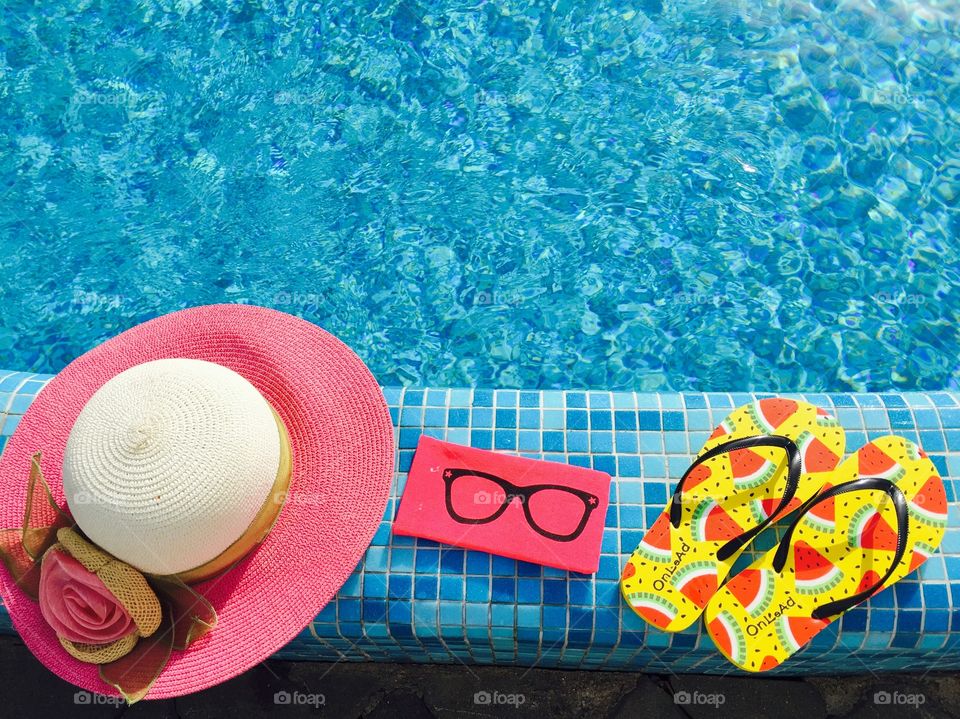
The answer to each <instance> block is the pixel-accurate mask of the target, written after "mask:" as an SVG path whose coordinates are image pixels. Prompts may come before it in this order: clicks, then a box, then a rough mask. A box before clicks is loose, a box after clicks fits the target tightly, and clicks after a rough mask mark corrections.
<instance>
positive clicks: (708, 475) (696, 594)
mask: <svg viewBox="0 0 960 719" xmlns="http://www.w3.org/2000/svg"><path fill="white" fill-rule="evenodd" d="M815 415H816V416H815ZM764 433H766V434H784V435H786V436H789V437H792V438H794V441H795V442H799V441H800V440H801V439H803V438H804V437H806V442H805V445H804V446H805V448H806V450H807V453H808V455H809V456H808V459H807V462H808V463H813V464H814V465H816V464H817V463H818V462H819V463H820V464H823V465H827V464H829V466H823V467H822V469H832V468H833V467H834V466H835V465H836V463H837V461H838V459H839V456H838V455H839V453H840V452H842V446H843V429H842V428H841V427H839V426H832V424H831V421H830V418H829V416H826V415H825V413H824V412H822V411H819V412H818V411H817V410H816V408H815V407H812V406H809V405H802V404H801V403H799V402H796V401H794V400H786V399H776V398H773V399H762V400H758V401H756V402H753V403H751V404H749V405H745V406H742V407H740V408H738V409H737V410H734V411H733V412H732V413H731V414H730V415H729V416H728V417H726V418H725V419H723V420H722V421H721V422H720V423H719V425H717V426H716V428H715V430H714V432H713V434H712V435H711V436H710V440H712V441H709V440H708V442H707V443H706V444H705V446H704V449H703V450H702V451H706V450H707V449H709V448H710V447H711V446H716V445H717V444H718V443H720V442H723V441H725V440H728V439H730V438H731V437H736V436H753V435H757V434H764ZM818 438H822V440H823V441H822V442H821V441H820V439H818ZM824 442H825V443H826V445H825V444H823V443H824ZM827 445H829V448H830V449H828V448H827ZM782 454H783V453H782V452H781V453H780V455H782ZM784 469H785V467H784V462H783V457H781V456H778V455H777V454H774V452H773V450H771V449H757V450H756V451H754V450H752V449H747V450H740V451H739V452H734V453H730V454H728V455H726V456H725V457H721V458H718V459H717V460H715V461H711V462H708V463H704V464H702V465H700V466H699V467H697V468H695V469H694V470H693V471H691V472H690V474H689V475H687V478H686V480H685V483H684V492H685V493H686V492H689V491H690V490H695V492H694V493H693V496H688V497H686V501H687V502H689V504H687V505H686V506H685V507H684V515H685V516H684V520H685V521H684V523H683V524H682V525H681V527H680V528H679V529H677V530H674V529H673V527H672V526H671V523H670V520H669V513H668V510H667V511H665V512H664V513H662V514H661V515H660V516H658V517H657V519H656V521H655V522H654V524H653V525H652V526H651V527H650V528H649V529H648V530H647V532H646V533H645V536H644V537H643V539H642V540H641V541H640V543H639V545H638V546H637V548H636V550H635V551H634V553H633V555H632V556H631V558H630V561H629V562H628V564H629V565H631V567H625V568H624V572H623V576H622V578H621V589H622V592H623V596H624V597H625V598H626V599H627V603H628V604H630V605H631V607H632V608H633V609H634V610H635V611H636V613H637V614H639V615H640V616H641V617H643V618H644V619H645V620H646V621H648V622H650V623H651V624H653V625H654V626H657V627H659V628H662V629H667V630H668V631H678V630H681V629H683V628H684V627H686V626H689V623H690V622H692V621H695V620H696V617H697V616H698V615H699V612H698V611H697V609H703V608H704V607H705V606H706V604H708V603H709V600H710V598H711V597H713V596H715V595H716V592H717V590H718V585H719V583H720V582H722V581H723V579H724V578H725V577H726V574H727V572H728V571H729V563H727V562H719V561H718V560H717V559H716V557H715V550H716V547H717V546H718V545H719V544H722V543H723V542H726V541H729V540H730V539H733V538H734V537H737V536H739V535H741V534H742V533H743V532H744V531H745V528H749V527H753V526H755V525H756V524H759V523H760V522H762V521H764V520H765V519H767V517H768V515H769V514H770V513H771V512H773V510H774V509H775V508H776V507H777V505H778V504H779V502H780V496H781V493H782V482H781V483H780V484H778V485H777V486H771V485H772V484H773V482H772V481H771V480H772V479H773V478H774V477H777V476H778V474H779V473H781V472H783V470H784ZM781 479H782V477H781ZM815 486H817V485H816V484H815V483H813V482H809V483H807V485H805V487H804V488H805V489H806V490H807V492H809V491H813V489H814V487H815ZM738 493H742V495H741V496H740V497H738V498H737V499H732V497H734V496H735V495H737V494H738ZM747 493H749V494H750V495H752V496H750V497H749V498H748V497H747V496H743V495H746V494H747ZM800 494H801V496H800V497H799V498H795V499H794V500H793V502H791V503H790V505H788V507H787V508H786V510H785V511H784V512H783V514H786V513H789V512H790V511H791V510H792V509H794V508H795V507H797V506H799V505H800V504H801V503H802V501H803V500H804V499H806V498H807V496H809V495H808V494H805V493H804V492H803V491H801V493H800ZM770 495H774V496H770ZM690 508H692V510H693V511H690ZM681 540H683V541H684V542H686V543H688V544H690V545H691V547H692V549H693V551H691V556H688V557H686V559H685V560H683V561H680V562H679V563H678V566H677V567H676V569H675V570H671V572H672V574H669V577H670V578H669V579H666V577H665V575H664V569H665V568H667V567H668V566H670V564H671V563H672V562H673V561H675V560H676V557H677V555H676V548H677V546H679V545H678V543H679V542H680V541H681ZM708 545H712V548H711V547H710V546H708ZM701 548H703V549H702V551H701ZM732 561H733V560H732V559H731V560H730V562H732ZM660 578H663V579H665V580H666V586H665V587H664V586H662V585H660V586H661V587H662V588H661V589H657V590H654V589H653V588H652V585H651V583H652V582H654V580H655V579H660ZM771 581H772V580H767V579H761V580H760V582H759V584H758V586H756V587H753V590H754V592H753V594H752V595H751V597H750V599H749V600H745V601H747V603H748V604H750V606H751V609H752V610H753V611H757V612H763V611H769V608H768V607H766V605H767V604H768V603H769V602H771V601H772V600H771V598H770V584H771ZM726 621H727V624H728V626H729V627H731V628H730V629H727V630H724V636H726V637H729V639H728V643H729V644H730V646H731V649H730V651H731V652H732V654H733V655H738V654H739V656H741V657H743V658H744V659H745V657H746V646H747V644H746V638H745V635H743V634H742V633H741V632H740V631H738V630H737V628H736V623H735V622H734V621H733V618H732V616H730V615H729V613H728V615H727V617H726ZM771 630H772V626H771ZM756 659H757V663H759V662H760V660H761V659H763V657H760V656H758V657H756ZM774 659H775V658H773V657H771V658H770V660H771V661H773V660H774ZM764 661H766V660H765V659H764Z"/></svg>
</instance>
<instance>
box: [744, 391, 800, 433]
mask: <svg viewBox="0 0 960 719" xmlns="http://www.w3.org/2000/svg"><path fill="white" fill-rule="evenodd" d="M798 407H799V405H798V404H797V403H796V402H794V401H793V400H792V399H778V398H774V399H761V400H757V401H756V402H753V403H752V404H750V409H749V410H748V412H749V413H750V418H751V419H752V420H753V421H754V423H756V425H757V426H758V427H760V429H762V430H763V431H764V432H766V433H767V434H772V433H773V432H774V431H775V430H776V429H777V427H779V426H780V425H781V424H783V423H784V422H785V421H786V420H787V418H788V417H790V415H792V414H794V413H795V412H796V411H797V409H798Z"/></svg>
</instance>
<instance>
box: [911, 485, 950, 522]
mask: <svg viewBox="0 0 960 719" xmlns="http://www.w3.org/2000/svg"><path fill="white" fill-rule="evenodd" d="M907 507H908V508H909V509H910V516H911V518H913V519H916V520H917V521H918V522H921V523H922V524H926V525H928V526H930V527H937V528H939V527H946V526H947V495H946V493H945V492H944V491H943V481H942V480H941V479H940V478H939V477H930V479H928V480H927V481H926V482H924V484H923V486H922V487H921V488H920V490H919V491H918V492H917V493H916V494H915V495H914V496H913V497H912V498H911V499H910V500H909V502H908V503H907Z"/></svg>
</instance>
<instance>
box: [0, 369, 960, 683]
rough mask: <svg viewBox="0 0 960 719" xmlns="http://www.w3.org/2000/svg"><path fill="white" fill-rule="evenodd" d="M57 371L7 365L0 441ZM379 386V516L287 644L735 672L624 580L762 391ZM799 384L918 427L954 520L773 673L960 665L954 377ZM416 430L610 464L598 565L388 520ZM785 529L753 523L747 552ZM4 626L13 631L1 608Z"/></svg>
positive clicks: (865, 415)
mask: <svg viewBox="0 0 960 719" xmlns="http://www.w3.org/2000/svg"><path fill="white" fill-rule="evenodd" d="M48 379H49V378H48V377H43V376H36V375H31V374H28V373H12V374H7V373H3V372H0V409H2V410H3V412H2V413H0V448H2V446H3V444H5V442H6V441H7V439H8V438H9V436H10V435H11V434H12V433H13V431H14V429H15V428H16V424H17V422H19V419H20V416H21V414H22V413H23V412H24V411H25V410H26V409H27V407H28V406H29V404H30V402H31V401H32V400H33V398H34V396H35V394H36V392H37V391H38V390H39V389H40V388H41V387H42V386H43V385H44V384H45V382H46V381H48ZM384 395H385V397H386V400H387V403H388V406H389V409H390V414H391V418H392V419H393V421H394V423H395V424H396V426H397V429H398V432H397V439H398V443H399V449H398V470H397V473H396V475H395V481H394V487H393V489H392V491H391V498H390V502H389V508H388V511H387V514H386V516H385V518H384V522H383V523H382V525H381V526H380V528H379V529H378V530H377V532H376V534H375V536H374V539H373V543H372V545H371V547H370V549H369V550H368V551H367V554H366V557H365V560H364V561H363V562H362V563H361V564H360V566H359V567H358V568H357V570H356V571H355V572H354V574H353V575H351V577H350V578H349V579H348V581H347V582H346V583H345V584H344V586H343V587H342V588H341V590H340V592H339V593H338V594H337V596H336V597H335V599H334V600H333V601H332V602H331V603H330V604H329V605H328V606H327V607H326V608H325V609H324V610H323V611H322V612H321V613H320V614H319V615H318V616H317V617H316V619H315V621H314V622H313V624H312V625H311V627H310V628H309V629H308V630H307V631H305V632H303V633H302V634H301V635H300V636H298V637H297V638H296V639H295V640H294V641H293V642H291V643H290V644H289V645H288V646H287V647H285V648H284V649H283V650H282V651H281V652H279V653H278V655H277V656H279V657H286V658H295V659H327V660H331V661H338V660H345V661H364V660H375V661H409V662H424V661H431V662H435V661H444V662H466V663H471V662H474V663H504V664H523V665H533V664H536V665H537V666H543V667H560V668H574V667H595V668H604V669H629V670H646V671H662V672H707V673H713V672H716V673H721V674H727V673H731V667H730V665H729V664H728V663H727V662H726V660H724V659H723V657H722V656H720V655H719V654H718V652H717V651H716V650H715V648H714V647H713V645H712V642H711V641H710V640H709V638H708V637H707V636H706V635H705V633H704V632H703V630H702V628H701V627H700V626H699V625H695V626H694V627H691V628H690V629H689V630H687V631H685V632H682V633H679V634H676V635H669V634H665V633H662V632H657V631H653V630H651V631H647V627H646V625H645V624H644V623H643V622H642V621H641V620H639V618H637V617H636V616H635V615H634V614H633V612H632V611H630V610H629V609H628V608H625V607H624V605H623V603H622V600H621V598H620V595H619V590H618V585H617V580H618V577H619V573H620V569H621V567H622V566H623V563H624V561H625V560H626V557H627V555H628V554H629V553H630V552H631V551H632V550H633V548H634V547H635V546H636V544H637V542H639V540H640V538H641V537H642V536H643V533H644V531H645V530H646V528H647V527H649V526H650V525H651V524H652V523H653V521H654V520H655V519H656V517H657V515H658V514H659V513H660V512H661V511H662V508H663V507H664V505H665V504H666V501H667V497H668V495H669V493H670V492H671V491H672V488H673V484H674V483H675V482H676V480H677V479H678V478H679V477H680V476H681V475H682V473H683V471H684V470H685V469H686V467H687V466H688V465H689V462H690V460H691V458H692V453H695V452H696V451H697V450H698V449H699V447H700V446H701V445H702V443H703V441H704V440H705V439H706V437H707V435H708V434H709V432H710V430H711V429H712V427H713V426H715V425H716V424H717V423H718V422H719V421H720V420H722V419H723V418H724V417H725V416H726V414H727V413H728V412H729V411H730V410H731V409H732V408H733V407H734V406H735V404H738V403H741V402H743V401H750V400H751V399H752V398H753V397H755V396H756V395H745V394H743V393H733V394H725V393H711V394H708V395H701V394H695V393H684V394H682V395H668V394H633V393H627V392H616V393H609V392H597V391H591V392H579V391H578V392H559V391H554V390H551V391H545V392H533V391H515V390H497V391H496V392H494V391H490V390H469V389H438V388H425V389H421V388H415V389H406V390H402V389H398V388H385V389H384ZM797 396H798V398H800V399H804V400H805V401H810V402H814V403H816V404H819V405H820V406H823V407H826V408H828V409H829V408H831V407H832V408H835V409H834V411H835V414H836V416H837V418H838V419H839V420H840V421H841V423H842V424H843V425H844V427H845V429H846V432H847V439H848V450H849V451H852V450H854V449H855V448H856V447H857V446H859V445H860V444H862V443H864V442H865V441H867V440H868V439H869V438H873V437H877V436H880V435H882V434H886V433H889V432H890V431H891V429H892V430H893V431H895V432H899V433H901V434H903V435H904V436H912V437H915V438H916V439H918V440H919V441H920V443H921V445H922V446H923V447H924V448H925V450H926V451H927V452H928V454H930V456H931V460H932V461H933V462H934V464H935V465H936V466H937V467H938V469H939V470H940V471H941V473H942V474H943V476H944V480H945V486H946V488H947V496H948V500H949V502H950V506H949V526H948V530H947V532H946V535H945V538H944V542H943V545H942V547H941V549H940V551H938V552H937V553H936V554H934V556H933V557H931V559H930V560H929V561H928V562H927V563H926V564H925V565H924V566H923V568H922V569H921V570H920V576H921V578H922V580H920V581H918V580H917V579H915V578H913V577H911V578H908V579H907V580H904V581H901V582H900V583H898V584H896V585H895V586H894V588H893V589H892V590H888V591H885V592H881V593H880V594H878V595H876V596H874V597H872V598H871V599H870V600H869V601H868V602H866V603H865V604H864V605H863V606H861V607H858V608H856V609H854V610H852V611H850V612H848V613H847V614H845V615H844V616H843V617H842V618H841V620H840V621H839V622H838V623H837V624H836V625H833V626H831V627H830V628H829V629H828V630H827V631H824V632H822V633H821V634H820V635H818V637H817V638H816V639H815V640H814V641H813V642H812V643H811V644H810V645H809V646H808V647H807V648H806V649H804V650H803V651H802V652H801V653H800V654H798V655H797V656H796V657H794V658H793V659H792V660H791V661H790V662H787V663H786V664H784V665H783V666H781V667H778V668H777V669H775V670H773V672H772V674H774V675H803V674H810V673H823V674H836V673H844V672H856V671H859V668H858V667H862V666H863V662H867V663H868V664H869V666H870V667H871V668H872V669H873V670H874V671H883V670H891V671H892V670H902V669H904V668H915V667H920V666H924V665H925V664H934V663H936V666H937V668H938V669H944V670H947V669H958V668H960V655H958V654H957V653H956V650H957V648H958V647H960V643H958V639H960V504H958V503H957V498H958V496H960V402H958V399H957V395H955V394H954V393H950V392H935V393H930V394H924V393H906V394H903V395H892V394H882V395H871V394H851V395H842V394H833V395H820V394H814V395H805V396H803V395H797ZM422 433H428V434H431V435H434V436H439V437H441V438H446V439H448V440H450V441H458V442H459V443H463V444H468V443H469V444H471V445H473V446H475V447H481V448H491V447H497V448H498V449H503V450H505V451H520V452H522V453H524V454H525V455H527V456H531V457H537V458H544V459H549V460H551V461H561V462H569V463H572V464H578V465H580V466H592V467H594V468H596V469H600V470H602V471H605V472H608V473H609V474H611V475H612V476H613V477H614V481H613V483H612V484H611V505H610V509H609V511H608V515H607V528H606V529H605V531H604V535H603V542H602V544H601V556H600V569H599V571H598V573H597V574H596V575H594V576H584V575H578V574H572V573H568V572H563V571H562V570H558V569H553V568H549V567H540V566H538V565H535V564H530V563H526V562H517V561H515V560H510V559H506V558H504V557H496V556H492V555H489V554H485V553H482V552H474V551H468V550H463V549H460V548H456V547H450V546H446V545H439V544H437V543H435V542H430V541H428V540H415V539H413V538H410V537H396V536H393V534H392V533H391V532H390V529H391V519H392V516H393V513H394V512H395V509H396V506H397V502H398V500H399V496H400V493H401V492H402V488H403V486H404V484H405V481H406V472H407V471H408V470H409V468H410V462H411V461H412V457H413V449H414V448H415V447H416V443H417V440H418V439H419V436H420V435H421V434H422ZM776 538H777V535H776V532H774V533H770V534H764V535H761V537H759V538H758V539H757V543H756V547H754V548H751V550H750V551H748V552H747V553H746V554H745V555H744V556H743V557H741V561H743V562H744V563H746V562H748V561H749V560H750V557H751V556H754V553H755V552H756V551H760V550H761V549H762V548H764V547H770V546H773V543H774V542H775V541H776ZM738 565H739V562H738ZM0 631H6V632H12V631H13V630H12V628H11V626H10V622H9V617H8V616H7V615H6V613H5V612H3V611H0ZM951 651H952V652H953V653H952V654H951V653H949V652H951ZM852 658H855V660H852ZM734 673H736V672H734Z"/></svg>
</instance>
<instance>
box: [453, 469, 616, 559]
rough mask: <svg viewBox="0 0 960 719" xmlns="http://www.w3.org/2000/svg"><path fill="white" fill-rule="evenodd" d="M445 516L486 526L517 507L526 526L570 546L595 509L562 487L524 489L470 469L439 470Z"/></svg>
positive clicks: (587, 496) (593, 502)
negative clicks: (445, 508)
mask: <svg viewBox="0 0 960 719" xmlns="http://www.w3.org/2000/svg"><path fill="white" fill-rule="evenodd" d="M443 481H444V484H445V501H446V506H447V513H448V514H449V515H450V517H451V518H452V519H454V520H455V521H457V522H460V523H461V524H489V523H490V522H494V521H496V520H497V519H499V518H500V517H501V516H502V515H503V514H504V513H505V512H506V511H507V510H508V509H509V508H510V506H511V505H512V504H517V503H519V504H520V506H521V507H522V510H523V515H524V517H525V518H526V520H527V524H528V525H530V528H531V529H533V530H534V531H535V532H537V533H539V534H541V535H543V536H544V537H546V538H547V539H552V540H554V541H557V542H572V541H573V540H575V539H576V538H577V537H579V536H580V534H581V533H582V532H583V530H584V527H586V526H587V522H588V521H589V520H590V515H591V513H592V512H593V510H595V509H596V508H597V507H598V506H599V505H600V499H599V497H597V496H596V495H595V494H591V493H590V492H585V491H583V490H580V489H575V488H573V487H565V486H564V485H562V484H531V485H528V486H525V487H521V486H518V485H516V484H513V483H512V482H509V481H507V480H506V479H503V478H502V477H498V476H497V475H495V474H489V473H488V472H481V471H478V470H473V469H463V468H447V469H444V470H443Z"/></svg>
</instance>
